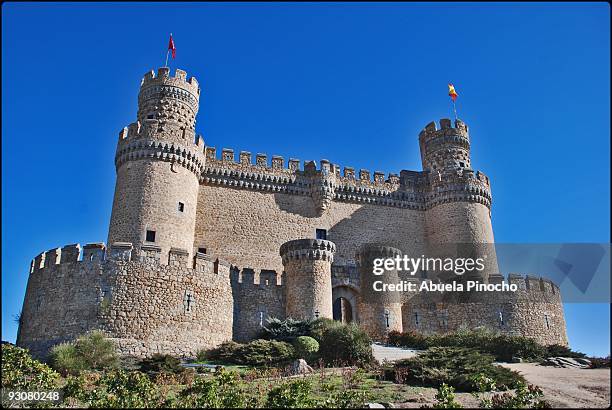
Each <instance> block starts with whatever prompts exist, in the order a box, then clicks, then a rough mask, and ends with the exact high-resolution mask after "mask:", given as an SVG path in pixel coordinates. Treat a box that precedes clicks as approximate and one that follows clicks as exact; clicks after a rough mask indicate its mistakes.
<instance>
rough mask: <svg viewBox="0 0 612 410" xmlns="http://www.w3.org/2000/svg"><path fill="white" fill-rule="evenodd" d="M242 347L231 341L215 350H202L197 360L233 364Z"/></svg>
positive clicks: (197, 355)
mask: <svg viewBox="0 0 612 410" xmlns="http://www.w3.org/2000/svg"><path fill="white" fill-rule="evenodd" d="M241 346H242V345H241V344H240V343H236V342H234V341H232V340H229V341H227V342H223V343H221V344H220V345H219V346H217V347H215V348H213V349H208V350H200V351H199V352H198V353H197V354H196V358H197V359H198V361H201V362H203V361H206V360H211V361H215V362H219V363H233V360H234V358H235V357H236V353H237V352H238V349H240V347H241Z"/></svg>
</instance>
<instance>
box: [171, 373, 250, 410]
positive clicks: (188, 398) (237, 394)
mask: <svg viewBox="0 0 612 410" xmlns="http://www.w3.org/2000/svg"><path fill="white" fill-rule="evenodd" d="M256 401H257V399H256V398H249V397H248V396H247V394H246V393H245V391H244V390H243V385H241V383H240V376H238V374H237V373H236V372H227V371H225V370H220V371H219V372H218V373H215V375H214V376H213V377H211V378H204V377H198V378H196V379H195V381H194V382H193V383H192V385H191V386H190V387H189V388H187V389H185V390H183V391H181V392H180V393H179V396H178V398H177V400H176V403H174V405H175V406H176V407H186V408H247V407H256V405H257V402H256Z"/></svg>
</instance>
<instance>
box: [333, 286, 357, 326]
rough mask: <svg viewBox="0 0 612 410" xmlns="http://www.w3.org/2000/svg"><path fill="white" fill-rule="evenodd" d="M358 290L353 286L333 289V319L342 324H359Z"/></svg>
mask: <svg viewBox="0 0 612 410" xmlns="http://www.w3.org/2000/svg"><path fill="white" fill-rule="evenodd" d="M357 296H358V293H357V290H356V289H354V288H353V287H351V286H336V287H334V288H333V289H332V301H333V305H332V306H333V318H334V320H338V321H341V322H342V323H351V322H357V321H358V317H357Z"/></svg>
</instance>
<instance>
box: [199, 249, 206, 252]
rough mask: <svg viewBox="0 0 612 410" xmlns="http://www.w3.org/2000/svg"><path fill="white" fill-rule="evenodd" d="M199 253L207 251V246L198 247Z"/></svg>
mask: <svg viewBox="0 0 612 410" xmlns="http://www.w3.org/2000/svg"><path fill="white" fill-rule="evenodd" d="M198 253H206V248H198Z"/></svg>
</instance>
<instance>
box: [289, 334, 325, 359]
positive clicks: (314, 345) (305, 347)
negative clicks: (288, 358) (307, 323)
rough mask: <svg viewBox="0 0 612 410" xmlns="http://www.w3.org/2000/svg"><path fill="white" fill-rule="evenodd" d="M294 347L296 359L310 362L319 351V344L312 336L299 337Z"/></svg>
mask: <svg viewBox="0 0 612 410" xmlns="http://www.w3.org/2000/svg"><path fill="white" fill-rule="evenodd" d="M293 347H294V348H295V356H296V358H299V359H304V360H306V361H307V362H310V361H312V359H314V358H315V355H316V353H317V352H318V351H319V342H317V341H316V340H315V339H313V338H312V337H310V336H299V337H298V338H297V339H295V342H293Z"/></svg>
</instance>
